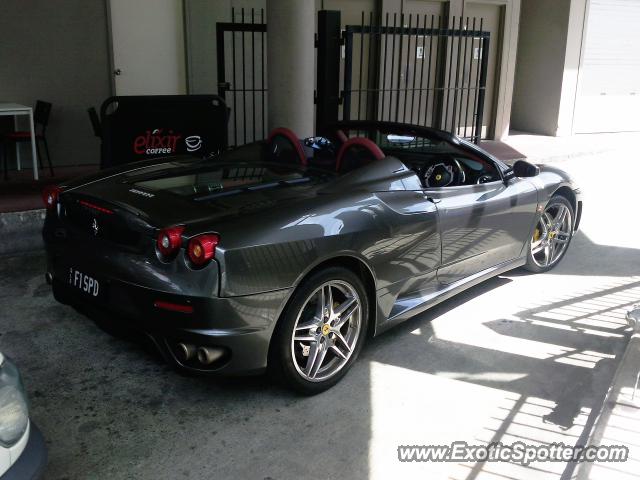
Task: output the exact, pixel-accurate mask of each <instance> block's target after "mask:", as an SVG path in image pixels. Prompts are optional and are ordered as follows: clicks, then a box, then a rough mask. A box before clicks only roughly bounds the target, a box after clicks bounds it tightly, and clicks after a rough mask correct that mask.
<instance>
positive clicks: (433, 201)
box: [427, 197, 442, 204]
mask: <svg viewBox="0 0 640 480" xmlns="http://www.w3.org/2000/svg"><path fill="white" fill-rule="evenodd" d="M427 200H428V201H430V202H431V203H433V204H437V203H440V202H441V201H442V200H441V199H439V198H433V197H427Z"/></svg>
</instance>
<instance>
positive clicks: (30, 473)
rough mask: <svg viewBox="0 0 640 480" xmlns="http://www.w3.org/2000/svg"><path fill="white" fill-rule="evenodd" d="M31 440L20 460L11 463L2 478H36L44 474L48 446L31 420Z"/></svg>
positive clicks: (5, 479) (27, 479)
mask: <svg viewBox="0 0 640 480" xmlns="http://www.w3.org/2000/svg"><path fill="white" fill-rule="evenodd" d="M29 430H30V431H29V441H28V443H27V446H26V447H25V449H24V450H23V452H22V454H21V455H20V457H19V458H18V460H17V461H16V462H15V463H14V464H13V465H11V468H9V470H7V471H6V472H5V473H4V475H2V476H0V480H35V479H37V478H40V477H41V476H42V473H43V472H44V469H45V467H46V466H47V447H46V445H45V443H44V438H43V437H42V433H40V430H39V429H38V427H37V426H36V425H35V424H34V423H33V422H31V425H30V429H29Z"/></svg>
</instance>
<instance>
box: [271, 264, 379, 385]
mask: <svg viewBox="0 0 640 480" xmlns="http://www.w3.org/2000/svg"><path fill="white" fill-rule="evenodd" d="M331 281H338V282H346V283H347V284H349V285H350V286H352V287H353V289H354V290H355V292H356V293H357V295H358V297H359V299H360V320H359V323H360V329H359V332H358V333H357V335H356V336H354V338H355V339H356V340H355V344H354V347H353V350H352V353H351V356H350V357H349V358H348V360H347V361H346V363H345V364H344V365H343V366H342V367H341V368H340V369H339V370H338V371H336V372H335V374H333V376H331V377H330V378H327V379H326V380H321V381H309V380H308V379H306V378H304V377H303V376H302V375H301V373H300V372H298V370H297V369H296V366H295V364H294V362H295V360H294V358H293V352H292V335H293V334H294V327H295V325H296V321H297V319H298V314H299V313H301V311H302V310H303V309H304V307H305V305H306V304H307V301H308V300H309V298H310V296H312V295H313V293H314V292H315V291H317V290H318V289H319V288H320V287H321V286H322V285H324V284H325V283H326V282H331ZM368 323H369V302H368V298H367V293H366V289H365V287H364V284H363V283H362V280H361V279H360V278H359V277H358V276H357V275H356V274H355V273H354V272H352V271H351V270H348V269H346V268H343V267H337V266H336V267H328V268H326V269H324V270H320V271H318V272H316V273H314V274H312V275H311V276H309V277H308V278H306V279H305V280H304V281H303V282H302V283H301V284H300V285H299V286H298V287H297V289H296V290H295V292H294V293H293V296H292V297H291V299H290V300H289V303H288V304H287V306H286V308H285V310H284V311H283V313H282V315H281V317H280V319H279V321H278V324H277V326H276V329H275V332H274V334H273V337H272V339H271V346H270V349H269V365H268V370H269V373H270V374H271V376H272V378H274V379H275V380H276V381H278V382H279V383H282V384H283V385H284V386H285V387H287V388H289V389H291V390H294V391H296V392H298V393H301V394H303V395H315V394H317V393H321V392H324V391H325V390H327V389H329V388H331V387H332V386H334V385H335V384H336V383H338V382H339V381H340V380H341V379H342V378H343V377H344V376H345V375H346V373H347V372H348V371H349V369H350V368H351V366H352V365H353V362H355V361H356V359H357V357H358V354H359V353H360V350H361V349H362V346H363V344H364V341H365V338H366V335H367V327H368Z"/></svg>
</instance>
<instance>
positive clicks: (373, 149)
mask: <svg viewBox="0 0 640 480" xmlns="http://www.w3.org/2000/svg"><path fill="white" fill-rule="evenodd" d="M355 146H359V147H364V148H365V149H367V150H369V152H370V153H371V156H372V157H373V159H374V160H382V159H383V158H384V157H385V155H384V152H383V151H382V150H380V147H379V146H378V145H376V144H375V143H373V142H372V141H371V140H369V139H368V138H363V137H354V138H350V139H349V140H347V141H346V142H344V143H343V144H342V146H341V147H340V150H339V151H338V158H337V160H336V172H339V171H340V169H341V168H342V161H343V159H344V156H345V154H346V153H347V152H348V151H349V150H350V149H351V148H353V147H355Z"/></svg>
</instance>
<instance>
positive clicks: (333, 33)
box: [316, 10, 341, 135]
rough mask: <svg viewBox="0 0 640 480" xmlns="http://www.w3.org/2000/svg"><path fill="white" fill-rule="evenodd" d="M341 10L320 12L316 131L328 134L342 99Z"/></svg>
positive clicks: (319, 133)
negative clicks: (327, 128) (328, 127)
mask: <svg viewBox="0 0 640 480" xmlns="http://www.w3.org/2000/svg"><path fill="white" fill-rule="evenodd" d="M340 41H341V40H340V12H338V11H329V10H321V11H319V12H318V42H317V48H318V54H317V58H318V65H319V68H318V69H317V74H318V83H317V95H316V97H317V101H316V132H317V133H318V135H327V134H328V133H329V132H327V131H326V130H325V128H326V126H327V125H330V124H332V123H335V122H337V121H338V112H339V103H340Z"/></svg>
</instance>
